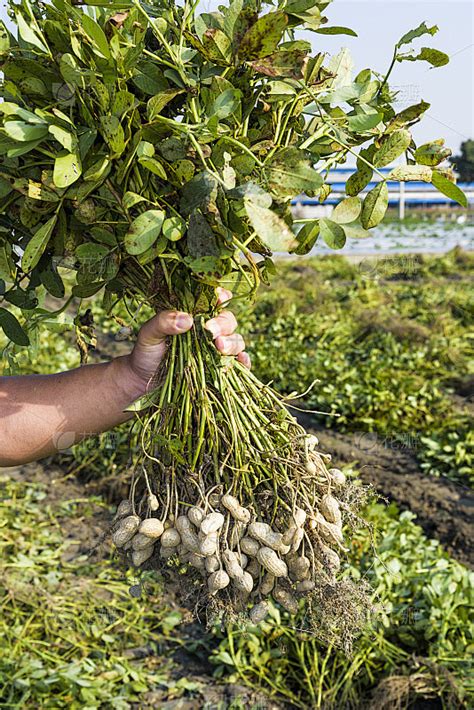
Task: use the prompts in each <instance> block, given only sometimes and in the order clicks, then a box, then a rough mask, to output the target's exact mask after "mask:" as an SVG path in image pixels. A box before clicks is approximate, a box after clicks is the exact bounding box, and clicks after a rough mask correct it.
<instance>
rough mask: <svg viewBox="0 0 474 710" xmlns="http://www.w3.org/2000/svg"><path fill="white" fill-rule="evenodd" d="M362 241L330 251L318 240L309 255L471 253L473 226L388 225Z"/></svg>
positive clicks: (437, 223)
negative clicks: (459, 248)
mask: <svg viewBox="0 0 474 710" xmlns="http://www.w3.org/2000/svg"><path fill="white" fill-rule="evenodd" d="M370 231H371V236H370V237H367V238H366V239H348V240H347V242H346V244H345V246H344V247H343V248H342V249H340V250H338V251H336V252H335V251H334V249H330V248H329V247H328V246H326V244H325V243H324V241H323V240H322V239H321V238H319V239H318V241H317V243H316V245H315V246H314V248H313V250H312V251H311V255H314V254H344V255H345V256H362V255H364V256H370V255H379V256H382V255H384V254H430V253H431V254H435V253H444V252H447V251H450V249H454V247H456V246H458V247H461V248H462V249H466V250H474V224H472V223H468V224H466V223H464V224H463V223H461V224H459V223H456V222H446V221H444V220H442V219H439V220H437V221H429V222H428V221H427V222H425V223H424V222H418V221H416V222H409V221H407V222H389V223H386V224H383V223H382V224H381V225H379V226H378V227H376V228H375V229H372V230H370Z"/></svg>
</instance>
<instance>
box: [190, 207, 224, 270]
mask: <svg viewBox="0 0 474 710" xmlns="http://www.w3.org/2000/svg"><path fill="white" fill-rule="evenodd" d="M187 243H188V251H189V256H190V258H191V259H202V258H207V257H213V258H215V257H219V256H220V250H219V246H218V244H217V238H216V235H215V234H214V232H213V231H212V229H211V226H210V224H209V222H208V221H207V219H206V218H205V217H204V215H202V214H201V213H200V212H199V211H198V210H194V212H192V214H191V217H190V218H189V227H188V238H187ZM198 270H200V269H198Z"/></svg>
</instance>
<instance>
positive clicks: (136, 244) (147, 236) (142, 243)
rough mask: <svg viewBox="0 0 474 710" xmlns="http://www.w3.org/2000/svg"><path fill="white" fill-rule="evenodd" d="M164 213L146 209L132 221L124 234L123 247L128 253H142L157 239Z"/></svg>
mask: <svg viewBox="0 0 474 710" xmlns="http://www.w3.org/2000/svg"><path fill="white" fill-rule="evenodd" d="M165 216H166V215H165V213H164V212H162V211H161V210H148V211H147V212H143V214H141V215H139V217H137V218H136V219H134V221H133V222H132V224H131V226H130V229H129V230H128V232H127V234H126V235H125V240H124V244H125V249H126V250H127V252H128V253H129V254H134V255H137V254H143V252H145V251H146V250H147V249H149V248H150V247H151V246H153V244H154V243H155V242H156V240H157V239H158V237H159V235H160V232H161V228H162V226H163V221H164V219H165Z"/></svg>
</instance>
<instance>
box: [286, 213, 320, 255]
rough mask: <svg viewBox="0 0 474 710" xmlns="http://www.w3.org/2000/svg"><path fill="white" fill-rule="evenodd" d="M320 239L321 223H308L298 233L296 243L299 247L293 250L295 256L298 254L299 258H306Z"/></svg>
mask: <svg viewBox="0 0 474 710" xmlns="http://www.w3.org/2000/svg"><path fill="white" fill-rule="evenodd" d="M318 237H319V222H318V221H317V220H315V221H314V222H307V223H306V224H304V225H303V226H302V227H301V229H299V230H298V232H297V233H296V241H297V242H298V245H297V246H296V247H295V248H294V249H293V251H292V253H293V254H298V255H299V256H304V255H305V254H309V252H310V251H311V249H312V248H313V247H314V245H315V244H316V242H317V239H318Z"/></svg>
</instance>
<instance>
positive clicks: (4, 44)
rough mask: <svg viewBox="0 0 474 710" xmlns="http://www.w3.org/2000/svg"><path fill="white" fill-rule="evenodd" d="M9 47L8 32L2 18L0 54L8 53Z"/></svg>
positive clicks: (0, 22)
mask: <svg viewBox="0 0 474 710" xmlns="http://www.w3.org/2000/svg"><path fill="white" fill-rule="evenodd" d="M9 49H10V33H9V32H8V30H7V28H6V26H5V23H4V22H3V20H0V56H2V55H4V54H8V51H9Z"/></svg>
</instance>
